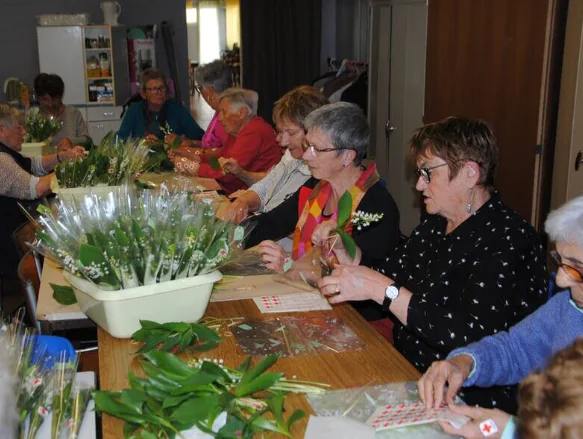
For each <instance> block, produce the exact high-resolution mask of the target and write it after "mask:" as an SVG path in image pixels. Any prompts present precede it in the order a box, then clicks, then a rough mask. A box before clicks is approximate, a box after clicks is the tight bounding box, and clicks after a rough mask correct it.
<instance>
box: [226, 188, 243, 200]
mask: <svg viewBox="0 0 583 439" xmlns="http://www.w3.org/2000/svg"><path fill="white" fill-rule="evenodd" d="M246 193H247V190H246V189H239V190H237V191H235V192H233V193H232V194H231V195H227V198H228V199H229V200H236V199H237V198H239V197H241V196H243V195H245V194H246Z"/></svg>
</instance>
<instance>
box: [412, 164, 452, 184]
mask: <svg viewBox="0 0 583 439" xmlns="http://www.w3.org/2000/svg"><path fill="white" fill-rule="evenodd" d="M442 166H447V163H442V164H441V165H436V166H432V167H430V168H417V169H415V173H416V174H417V179H419V177H422V178H423V180H424V181H425V183H427V184H429V183H431V171H433V170H434V169H437V168H441V167H442Z"/></svg>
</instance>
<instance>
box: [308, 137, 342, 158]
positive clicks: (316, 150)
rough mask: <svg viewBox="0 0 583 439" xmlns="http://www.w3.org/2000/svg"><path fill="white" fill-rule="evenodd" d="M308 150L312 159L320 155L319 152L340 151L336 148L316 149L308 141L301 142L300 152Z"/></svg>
mask: <svg viewBox="0 0 583 439" xmlns="http://www.w3.org/2000/svg"><path fill="white" fill-rule="evenodd" d="M308 150H310V153H311V154H312V155H313V156H314V157H318V154H320V153H321V152H331V151H340V149H338V148H324V149H318V148H316V147H315V146H314V144H313V143H310V142H308V139H304V141H303V142H302V151H304V152H308Z"/></svg>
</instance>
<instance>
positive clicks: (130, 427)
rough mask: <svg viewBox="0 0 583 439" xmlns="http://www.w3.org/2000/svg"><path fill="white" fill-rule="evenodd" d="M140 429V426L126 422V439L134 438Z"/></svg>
mask: <svg viewBox="0 0 583 439" xmlns="http://www.w3.org/2000/svg"><path fill="white" fill-rule="evenodd" d="M138 428H140V425H139V424H134V423H132V422H126V423H125V424H123V437H124V438H126V439H127V438H129V437H130V436H132V435H133V434H134V433H135V432H136V430H137V429H138Z"/></svg>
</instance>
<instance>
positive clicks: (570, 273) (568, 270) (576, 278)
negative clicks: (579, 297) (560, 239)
mask: <svg viewBox="0 0 583 439" xmlns="http://www.w3.org/2000/svg"><path fill="white" fill-rule="evenodd" d="M549 255H550V256H551V259H552V260H553V262H555V264H557V266H558V268H561V269H563V272H564V273H565V275H566V276H567V277H568V278H569V279H571V280H572V281H573V282H576V283H578V284H579V283H583V273H581V271H580V270H578V269H577V268H575V267H573V266H571V265H569V264H565V263H564V262H563V258H562V257H561V255H560V254H559V252H558V251H557V250H551V251H550V252H549ZM574 273H576V275H575V274H574Z"/></svg>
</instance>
